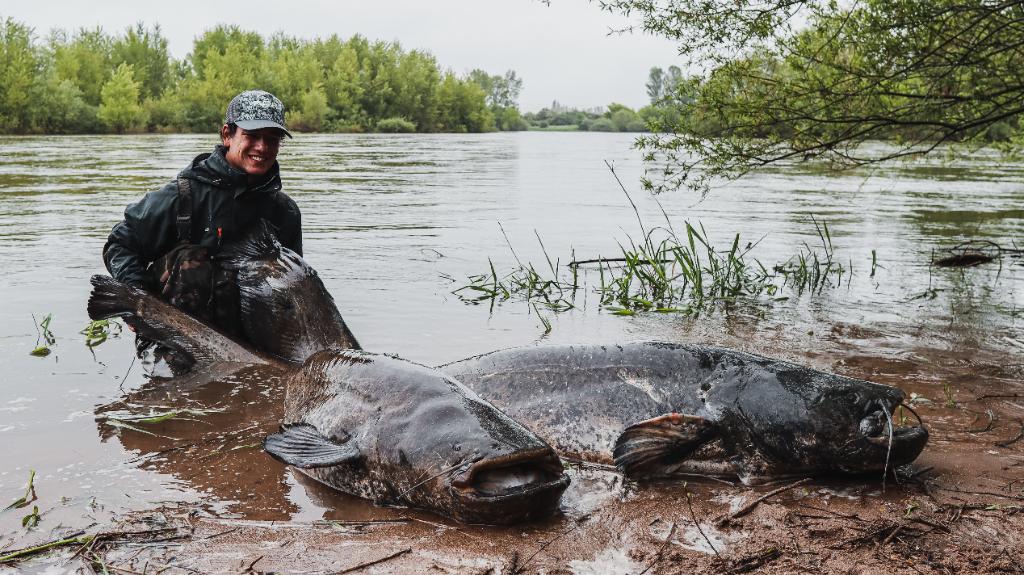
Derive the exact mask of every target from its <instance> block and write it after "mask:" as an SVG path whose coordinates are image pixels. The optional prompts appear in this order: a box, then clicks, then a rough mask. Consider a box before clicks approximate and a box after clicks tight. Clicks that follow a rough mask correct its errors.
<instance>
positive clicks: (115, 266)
mask: <svg viewBox="0 0 1024 575" xmlns="http://www.w3.org/2000/svg"><path fill="white" fill-rule="evenodd" d="M177 195H178V189H177V186H176V185H175V184H174V183H173V182H172V183H171V184H168V185H167V186H164V187H163V188H162V189H160V190H158V191H156V192H150V193H148V194H146V195H145V196H144V197H143V198H142V199H141V200H139V201H138V202H136V203H134V204H131V205H130V206H128V207H127V208H126V209H125V211H124V220H123V221H121V222H120V223H118V224H117V225H115V226H114V228H113V229H112V230H111V231H110V236H108V237H107V243H106V245H104V246H103V263H104V264H106V266H107V271H109V272H110V275H111V276H113V277H114V279H116V280H118V281H121V282H124V283H127V284H130V285H133V286H136V287H141V288H147V287H149V285H148V284H149V283H150V279H149V275H148V274H147V273H146V267H147V266H148V265H149V264H150V263H151V262H153V261H154V260H156V259H157V258H159V257H160V256H162V255H163V254H165V253H167V252H168V251H170V250H171V248H173V247H174V244H176V243H177V229H176V227H175V219H176V217H177Z"/></svg>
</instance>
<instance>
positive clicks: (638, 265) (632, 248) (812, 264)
mask: <svg viewBox="0 0 1024 575" xmlns="http://www.w3.org/2000/svg"><path fill="white" fill-rule="evenodd" d="M605 164H606V165H607V166H608V169H609V170H610V171H611V173H612V176H613V177H614V178H615V180H616V181H617V182H618V184H619V187H620V188H621V189H622V192H623V194H624V195H625V197H626V200H627V201H628V202H629V205H630V207H631V208H632V209H633V213H634V215H635V216H636V221H637V224H638V226H639V229H640V236H639V238H640V239H639V240H634V239H633V237H632V236H629V235H627V236H626V241H625V242H620V243H619V252H620V257H612V258H605V257H597V258H593V259H586V260H577V259H576V257H575V251H573V254H572V257H571V258H570V260H569V263H568V264H565V265H564V266H563V265H562V263H561V260H560V259H557V258H556V259H552V257H551V256H550V255H549V253H548V251H547V248H546V247H545V245H544V242H543V240H542V239H541V237H540V234H539V233H537V232H536V230H535V231H534V235H535V236H536V238H537V242H538V243H539V244H540V247H541V251H542V252H543V254H544V258H545V260H546V264H547V266H546V269H545V268H543V267H541V268H538V266H534V264H533V263H529V262H527V263H523V261H522V260H521V259H520V258H519V255H518V254H517V253H516V250H515V249H514V248H513V247H512V242H511V241H510V240H509V238H508V234H506V233H505V229H504V227H502V226H501V224H500V223H499V224H498V225H499V228H500V229H501V233H502V235H503V236H504V237H505V242H506V244H507V245H508V247H509V250H510V251H511V253H512V256H513V259H514V260H515V263H516V265H515V267H513V268H512V269H511V270H510V271H508V272H506V273H504V274H499V273H498V272H497V270H496V269H495V266H494V262H493V260H492V259H491V258H488V260H487V263H488V266H489V270H490V272H489V273H484V274H478V275H472V276H469V278H468V280H469V283H468V284H466V285H463V286H462V287H459V288H457V289H456V290H454V292H453V293H454V294H455V295H457V296H458V297H459V298H460V299H462V300H463V301H464V302H467V303H476V304H479V303H483V302H485V301H486V302H489V304H490V307H491V310H492V311H493V309H494V306H495V305H497V304H499V303H502V302H505V301H509V300H513V299H514V300H518V301H525V302H528V303H529V304H530V305H531V306H533V307H534V310H535V311H538V316H539V315H540V314H539V310H537V306H544V307H546V308H547V309H549V310H551V311H553V312H555V313H558V312H562V311H567V310H571V309H574V308H576V307H577V296H578V295H579V291H580V289H581V275H582V277H583V279H584V280H586V278H587V276H588V274H595V273H596V275H597V276H598V277H597V280H598V283H597V285H596V286H595V287H594V291H595V292H596V294H597V297H598V303H599V306H600V308H601V309H603V310H605V311H607V312H609V313H611V314H612V315H621V316H631V315H635V314H637V313H640V312H654V313H679V314H686V315H694V314H697V313H700V312H702V311H706V310H710V309H713V308H715V307H719V306H731V305H734V304H735V303H737V302H739V301H755V300H765V299H768V300H769V301H784V300H786V299H788V298H787V297H776V296H777V294H778V292H779V290H780V289H781V288H783V287H788V288H791V289H793V290H795V291H796V292H797V294H798V295H799V294H803V293H805V292H808V293H811V294H818V293H821V292H822V290H824V289H825V288H830V287H839V286H840V285H842V281H843V277H844V275H846V274H848V273H851V272H850V270H851V269H852V265H851V266H850V267H849V268H847V267H846V266H844V265H842V264H840V263H839V262H838V261H837V260H836V258H835V248H834V246H833V244H832V233H831V230H829V227H828V223H827V222H824V221H823V222H818V220H817V219H815V218H814V217H813V216H812V217H811V222H812V224H813V225H814V229H815V233H816V236H817V238H818V240H819V242H820V246H815V247H813V248H812V247H811V245H810V244H808V243H807V242H804V243H803V247H802V248H801V250H800V251H799V252H797V253H796V254H795V255H793V256H791V257H790V258H788V259H787V260H786V261H784V262H782V263H779V264H775V265H773V266H771V268H769V267H767V266H765V265H764V264H763V263H761V261H760V260H758V259H757V258H755V257H753V256H751V251H752V250H753V249H754V248H755V247H756V246H757V245H758V244H759V243H760V241H761V240H757V241H756V242H747V243H744V242H743V240H742V238H741V236H740V234H739V233H736V234H733V235H732V238H731V241H730V242H729V243H728V244H727V247H726V248H725V249H719V248H718V247H716V246H715V245H714V243H713V242H712V241H711V240H710V239H709V235H710V234H709V233H708V231H707V230H706V229H705V228H704V225H703V224H700V223H698V224H697V225H693V224H691V223H690V222H688V221H684V222H683V224H684V231H683V232H682V233H677V232H676V230H675V228H674V227H673V225H672V222H671V220H670V218H669V217H668V214H667V213H666V212H665V210H664V208H662V207H661V204H660V203H658V206H659V208H661V213H662V215H663V216H664V218H665V224H664V225H663V226H655V227H651V228H650V229H648V226H647V225H645V223H644V221H643V218H642V217H641V215H640V211H639V209H638V208H637V205H636V203H635V202H634V201H633V198H632V197H631V196H630V194H629V192H628V190H626V187H625V185H623V183H622V181H621V180H620V179H619V177H618V175H617V174H616V172H615V167H614V165H612V164H611V163H610V162H605ZM655 201H657V200H655ZM762 239H763V238H762ZM872 257H873V258H875V257H876V256H875V255H874V254H872ZM875 264H877V260H876V259H873V264H872V269H874V267H875ZM595 265H596V269H595V267H594V266H595ZM585 301H586V300H585V299H584V303H585ZM541 321H542V323H544V326H545V333H548V331H549V329H550V324H549V323H548V322H547V321H546V318H543V317H542V319H541Z"/></svg>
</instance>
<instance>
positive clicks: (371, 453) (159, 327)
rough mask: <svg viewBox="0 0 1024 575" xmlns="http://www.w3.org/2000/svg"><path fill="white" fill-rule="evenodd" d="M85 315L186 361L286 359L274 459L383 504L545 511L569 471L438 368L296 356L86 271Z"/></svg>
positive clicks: (503, 516) (475, 517)
mask: <svg viewBox="0 0 1024 575" xmlns="http://www.w3.org/2000/svg"><path fill="white" fill-rule="evenodd" d="M92 284H93V286H94V288H93V292H92V295H91V297H90V298H89V316H90V317H91V318H93V319H105V318H110V317H123V318H124V319H125V321H126V322H127V323H129V324H130V325H132V326H133V327H134V328H135V329H136V331H137V332H138V333H139V335H141V336H142V337H145V338H148V339H150V340H152V341H155V342H157V343H160V344H161V345H164V346H166V347H168V348H170V349H172V350H173V351H174V352H175V353H178V354H182V355H185V356H187V357H188V358H189V359H191V360H192V361H193V362H194V366H193V369H198V370H202V369H213V368H215V367H216V366H217V365H218V364H222V363H225V362H227V363H236V364H246V365H249V364H260V363H263V364H270V365H274V366H277V367H278V368H279V369H283V370H286V371H288V372H289V373H288V374H287V375H286V377H285V381H286V392H285V396H286V400H285V422H284V425H283V426H282V431H281V432H280V433H277V434H274V435H271V436H270V437H268V438H267V440H266V442H265V448H266V450H267V451H268V452H269V453H270V454H271V455H273V456H274V457H276V458H278V459H280V460H281V461H283V462H285V463H287V464H289V465H293V466H295V467H297V468H298V469H299V470H300V471H301V472H302V473H304V474H306V475H308V476H310V477H312V478H314V479H316V480H318V481H321V482H323V483H325V484H326V485H328V486H330V487H333V488H335V489H339V490H341V491H345V492H347V493H352V494H355V495H357V496H360V497H365V498H367V499H371V500H373V501H375V502H377V503H380V504H387V505H405V506H410V507H417V508H422V509H428V510H431V511H434V512H437V513H440V514H442V515H446V516H448V517H451V518H453V519H456V520H458V521H462V522H467V523H494V524H505V523H516V522H520V521H525V520H530V519H535V518H539V517H544V516H547V515H550V514H551V513H552V512H553V511H554V510H555V509H556V508H557V507H558V501H559V498H560V497H561V494H562V492H563V491H564V490H565V488H566V487H567V485H568V483H569V479H568V477H567V476H566V475H565V474H564V473H563V470H562V466H561V463H560V461H559V459H558V457H557V455H555V452H554V451H553V450H552V449H551V447H549V446H548V445H547V444H546V443H544V442H543V441H542V440H541V439H539V438H538V437H537V436H536V435H534V434H533V433H531V432H530V431H529V430H527V429H526V428H524V427H523V426H522V425H520V424H518V423H516V422H515V421H514V420H512V419H511V418H509V417H508V416H506V415H505V414H503V413H501V412H500V411H498V410H497V409H495V408H494V407H493V406H491V405H490V404H489V403H487V402H485V401H483V400H481V399H480V398H479V397H477V395H476V394H475V393H473V392H472V391H470V390H469V389H467V388H466V387H465V386H463V385H462V384H460V383H459V382H457V381H455V380H454V379H452V378H450V377H447V376H445V375H444V374H442V373H440V372H439V371H437V370H434V369H431V368H427V367H424V366H421V365H417V364H414V363H411V362H408V361H404V360H401V359H397V358H395V357H391V356H386V355H379V354H371V353H367V352H363V351H359V350H351V349H349V350H344V349H325V350H322V351H318V352H316V353H314V354H312V355H311V356H310V357H308V358H307V359H306V360H305V361H303V362H302V363H301V364H300V365H294V364H289V363H286V362H283V361H281V360H279V359H277V358H274V357H272V356H269V355H265V354H261V353H258V352H254V351H252V350H250V349H249V348H247V347H246V346H244V345H241V344H239V343H237V342H234V341H232V340H231V339H229V338H228V337H226V336H224V335H222V334H220V333H218V332H217V331H215V330H213V329H212V328H210V327H208V326H206V325H205V324H203V323H201V322H200V321H198V320H196V319H194V318H192V317H190V316H188V315H186V314H184V313H183V312H181V311H180V310H178V309H176V308H174V307H172V306H170V305H168V304H166V303H164V302H163V301H161V300H159V299H158V298H156V297H154V296H152V295H150V294H148V293H146V292H144V291H142V290H139V289H136V288H133V287H131V286H127V285H125V284H121V283H119V282H117V281H115V280H113V279H111V278H109V277H105V276H93V278H92Z"/></svg>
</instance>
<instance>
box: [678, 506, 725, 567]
mask: <svg viewBox="0 0 1024 575" xmlns="http://www.w3.org/2000/svg"><path fill="white" fill-rule="evenodd" d="M686 505H687V506H688V507H689V508H690V519H693V524H694V525H695V526H696V527H697V532H698V533H700V534H701V536H702V537H704V541H707V542H708V547H710V548H711V550H712V551H714V552H715V557H718V558H719V559H721V558H722V556H721V555H719V554H718V549H715V545H714V544H713V543H712V542H711V539H709V538H708V536H707V533H704V529H703V528H702V527H701V526H700V521H698V520H697V514H696V513H694V512H693V498H692V497H691V496H690V492H689V491H687V492H686Z"/></svg>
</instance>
